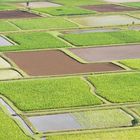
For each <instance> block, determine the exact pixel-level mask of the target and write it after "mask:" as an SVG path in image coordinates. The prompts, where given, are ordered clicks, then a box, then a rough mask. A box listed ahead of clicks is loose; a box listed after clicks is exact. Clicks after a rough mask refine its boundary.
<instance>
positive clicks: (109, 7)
mask: <svg viewBox="0 0 140 140" xmlns="http://www.w3.org/2000/svg"><path fill="white" fill-rule="evenodd" d="M81 7H82V8H84V9H88V10H94V11H97V12H123V11H137V10H140V8H132V7H126V6H121V5H115V4H102V5H87V6H81Z"/></svg>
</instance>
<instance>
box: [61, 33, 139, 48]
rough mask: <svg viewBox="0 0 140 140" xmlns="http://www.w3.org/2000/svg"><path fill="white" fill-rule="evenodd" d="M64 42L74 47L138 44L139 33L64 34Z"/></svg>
mask: <svg viewBox="0 0 140 140" xmlns="http://www.w3.org/2000/svg"><path fill="white" fill-rule="evenodd" d="M62 38H64V39H65V40H67V41H68V42H70V43H72V44H73V45H76V46H91V45H112V44H125V43H126V44H127V43H139V42H140V32H139V31H117V32H105V33H101V32H100V33H99V32H98V33H83V34H65V35H63V36H62Z"/></svg>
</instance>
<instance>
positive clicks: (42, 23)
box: [11, 18, 77, 30]
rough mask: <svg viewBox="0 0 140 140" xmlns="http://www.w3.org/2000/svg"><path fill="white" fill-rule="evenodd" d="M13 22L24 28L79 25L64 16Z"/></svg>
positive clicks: (53, 27)
mask: <svg viewBox="0 0 140 140" xmlns="http://www.w3.org/2000/svg"><path fill="white" fill-rule="evenodd" d="M11 22H12V23H14V24H15V25H17V26H18V27H20V28H21V29H23V30H30V29H67V28H74V27H77V25H76V24H74V23H72V22H70V21H67V20H65V19H64V18H36V19H20V20H12V21H11Z"/></svg>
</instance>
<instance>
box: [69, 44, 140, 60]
mask: <svg viewBox="0 0 140 140" xmlns="http://www.w3.org/2000/svg"><path fill="white" fill-rule="evenodd" d="M70 51H72V52H73V53H74V54H76V55H77V56H78V57H80V58H82V59H84V60H85V61H87V62H103V61H104V62H108V61H112V60H122V59H133V58H140V45H127V46H108V47H98V48H81V49H70Z"/></svg>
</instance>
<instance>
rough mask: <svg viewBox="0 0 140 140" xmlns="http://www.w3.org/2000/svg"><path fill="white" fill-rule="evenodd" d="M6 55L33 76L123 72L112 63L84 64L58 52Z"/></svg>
mask: <svg viewBox="0 0 140 140" xmlns="http://www.w3.org/2000/svg"><path fill="white" fill-rule="evenodd" d="M5 55H6V56H7V57H9V58H10V59H12V60H13V61H14V62H15V63H16V64H17V65H18V66H19V67H20V68H21V69H22V70H24V71H25V72H26V73H27V74H29V75H32V76H43V75H64V74H76V73H88V72H101V71H116V70H123V69H122V68H121V67H119V66H117V65H114V64H112V63H99V64H82V63H79V62H78V61H76V60H74V59H72V58H71V57H69V56H67V55H66V54H64V53H63V52H61V51H58V50H53V51H32V52H13V53H12V52H11V53H5Z"/></svg>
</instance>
